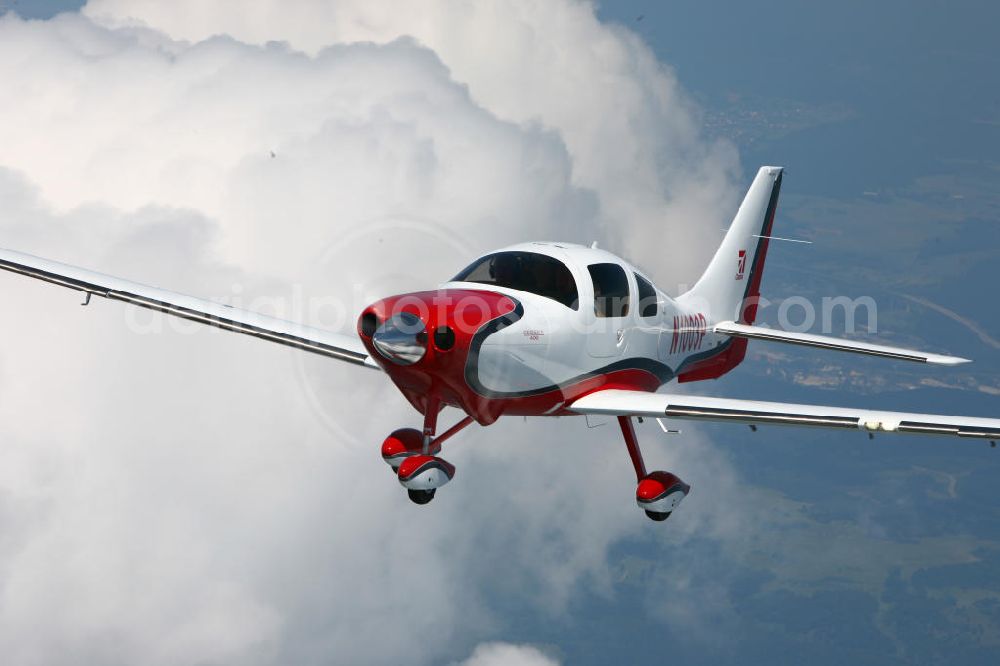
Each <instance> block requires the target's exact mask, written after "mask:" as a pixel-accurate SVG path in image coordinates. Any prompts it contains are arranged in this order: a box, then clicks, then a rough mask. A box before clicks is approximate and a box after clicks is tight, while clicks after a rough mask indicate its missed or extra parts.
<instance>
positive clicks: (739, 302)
mask: <svg viewBox="0 0 1000 666" xmlns="http://www.w3.org/2000/svg"><path fill="white" fill-rule="evenodd" d="M781 174H782V168H781V167H767V166H766V167H761V168H760V170H759V171H758V172H757V177H756V178H754V179H753V184H752V185H750V190H749V191H748V192H747V195H746V197H745V198H744V199H743V203H742V204H740V209H739V210H738V211H737V212H736V217H734V218H733V223H732V224H731V225H729V231H728V232H727V233H726V237H725V238H723V239H722V245H720V246H719V249H718V250H716V252H715V256H714V257H712V261H711V262H710V263H709V264H708V268H707V269H705V274H704V275H702V276H701V279H699V280H698V282H697V284H695V285H694V287H693V288H692V289H691V291H689V292H687V293H686V294H684V295H683V296H681V297H680V299H679V300H681V301H688V302H690V303H692V304H695V303H697V304H698V307H699V309H700V310H702V311H703V312H708V313H709V316H710V317H711V319H712V320H713V321H736V322H739V323H741V324H752V323H753V321H754V318H755V317H756V316H757V297H758V296H759V295H760V280H761V275H762V274H763V273H764V257H765V256H766V255H767V244H768V236H770V235H771V227H772V226H773V225H774V211H775V209H776V208H777V207H778V190H780V189H781Z"/></svg>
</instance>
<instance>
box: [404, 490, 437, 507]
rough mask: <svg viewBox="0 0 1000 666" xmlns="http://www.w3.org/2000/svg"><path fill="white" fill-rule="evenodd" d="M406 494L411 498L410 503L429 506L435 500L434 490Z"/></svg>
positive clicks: (410, 491) (408, 491)
mask: <svg viewBox="0 0 1000 666" xmlns="http://www.w3.org/2000/svg"><path fill="white" fill-rule="evenodd" d="M406 494H407V495H409V496H410V501H411V502H413V503H414V504H427V503H428V502H430V501H431V500H432V499H434V491H433V490H407V491H406Z"/></svg>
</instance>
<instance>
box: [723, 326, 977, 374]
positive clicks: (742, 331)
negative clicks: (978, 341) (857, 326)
mask: <svg viewBox="0 0 1000 666" xmlns="http://www.w3.org/2000/svg"><path fill="white" fill-rule="evenodd" d="M712 330H713V331H714V332H715V333H721V334H722V335H728V336H730V337H734V338H749V339H751V340H770V341H771V342H787V343H790V344H793V345H804V346H806V347H820V348H821V349H835V350H837V351H849V352H855V353H857V354H870V355H872V356H883V357H886V358H895V359H900V360H903V361H917V362H920V363H934V364H937V365H958V364H959V363H968V362H969V359H967V358H959V357H958V356H947V355H945V354H930V353H927V352H922V351H916V350H914V349H903V348H902V347H890V346H888V345H873V344H870V343H867V342H856V341H854V340H843V339H840V338H831V337H827V336H825V335H813V334H812V333H794V332H792V331H781V330H778V329H773V328H764V327H761V326H747V325H746V324H737V323H735V322H732V321H724V322H720V323H718V324H716V325H715V326H714V327H713V329H712Z"/></svg>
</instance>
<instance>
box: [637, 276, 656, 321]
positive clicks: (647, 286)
mask: <svg viewBox="0 0 1000 666" xmlns="http://www.w3.org/2000/svg"><path fill="white" fill-rule="evenodd" d="M634 275H635V283H636V285H637V286H638V287H639V316H640V317H655V316H656V309H657V306H658V305H659V303H658V302H657V301H658V299H657V298H656V288H655V287H654V286H653V285H652V283H650V281H649V280H647V279H646V278H644V277H642V276H641V275H639V274H638V273H634Z"/></svg>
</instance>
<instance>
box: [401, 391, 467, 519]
mask: <svg viewBox="0 0 1000 666" xmlns="http://www.w3.org/2000/svg"><path fill="white" fill-rule="evenodd" d="M427 412H428V416H425V417H424V431H423V432H420V431H419V430H416V429H414V428H402V429H400V430H394V431H393V432H392V433H391V434H390V435H389V436H388V437H386V438H385V441H384V442H382V460H384V461H385V462H386V464H388V465H389V466H390V467H391V468H392V469H393V470H394V471H395V472H396V478H397V479H398V480H399V483H400V485H402V486H403V487H404V488H406V494H407V496H408V497H409V498H410V501H411V502H413V503H414V504H419V505H424V504H427V503H429V502H430V501H431V500H432V499H434V494H435V493H436V492H437V489H438V488H440V487H441V486H443V485H445V484H446V483H448V482H449V481H451V480H452V479H453V478H454V477H455V466H454V465H452V464H451V463H449V462H448V461H447V460H444V459H443V458H439V457H438V455H437V454H438V453H440V452H441V444H442V443H443V442H444V441H445V440H446V439H448V438H450V437H451V436H452V435H454V434H455V433H457V432H458V431H459V430H462V429H463V428H465V427H466V426H467V425H469V424H470V423H472V417H470V416H466V417H465V418H464V419H462V420H461V421H459V422H458V423H456V424H455V425H453V426H452V427H451V428H449V429H448V430H447V431H445V432H444V433H442V434H441V435H440V436H439V437H436V438H435V437H434V429H435V426H436V422H437V412H438V407H437V405H434V404H432V405H428V410H427Z"/></svg>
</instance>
